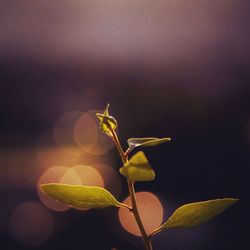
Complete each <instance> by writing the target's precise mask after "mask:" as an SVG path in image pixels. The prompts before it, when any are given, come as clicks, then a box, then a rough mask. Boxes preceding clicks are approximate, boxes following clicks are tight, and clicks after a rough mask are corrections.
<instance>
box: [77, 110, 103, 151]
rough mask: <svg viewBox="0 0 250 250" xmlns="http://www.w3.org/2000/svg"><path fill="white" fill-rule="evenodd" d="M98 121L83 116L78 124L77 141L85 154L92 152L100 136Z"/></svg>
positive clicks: (88, 116)
mask: <svg viewBox="0 0 250 250" xmlns="http://www.w3.org/2000/svg"><path fill="white" fill-rule="evenodd" d="M98 129H99V128H98V127H97V124H96V121H95V120H94V119H93V118H92V117H91V116H90V115H89V114H88V113H85V114H83V115H82V116H81V117H80V118H79V119H78V120H77V122H76V124H75V128H74V133H75V139H76V141H77V142H78V144H79V146H80V147H81V148H82V150H84V152H88V153H89V152H92V148H93V147H94V146H95V144H96V141H97V135H98Z"/></svg>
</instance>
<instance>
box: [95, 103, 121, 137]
mask: <svg viewBox="0 0 250 250" xmlns="http://www.w3.org/2000/svg"><path fill="white" fill-rule="evenodd" d="M96 116H97V117H98V118H99V120H100V128H101V130H102V131H103V132H104V133H106V134H108V135H109V136H112V133H111V131H110V130H111V129H112V130H115V129H116V127H117V121H116V119H115V118H114V117H113V116H110V115H109V104H108V105H107V107H106V109H105V110H104V112H103V114H101V113H96Z"/></svg>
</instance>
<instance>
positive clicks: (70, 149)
mask: <svg viewBox="0 0 250 250" xmlns="http://www.w3.org/2000/svg"><path fill="white" fill-rule="evenodd" d="M83 114H84V113H83V112H80V111H70V112H67V113H65V114H64V115H62V116H61V117H60V118H59V119H58V121H57V122H56V124H55V127H54V130H53V132H54V139H55V143H56V144H57V145H58V147H59V148H61V149H62V150H63V151H64V152H66V153H68V154H69V155H73V156H80V155H82V154H83V153H84V152H83V150H82V149H81V148H80V147H79V145H78V143H77V142H76V139H75V135H74V127H75V123H76V122H77V120H78V119H79V118H80V117H81V116H82V115H83Z"/></svg>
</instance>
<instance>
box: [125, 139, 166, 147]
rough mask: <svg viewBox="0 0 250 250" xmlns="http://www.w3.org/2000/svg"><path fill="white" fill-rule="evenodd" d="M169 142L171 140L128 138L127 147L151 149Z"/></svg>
mask: <svg viewBox="0 0 250 250" xmlns="http://www.w3.org/2000/svg"><path fill="white" fill-rule="evenodd" d="M168 141H171V138H169V137H165V138H156V137H146V138H130V139H128V145H129V147H130V148H131V149H133V148H135V147H140V146H142V147H151V146H157V145H159V144H161V143H164V142H168Z"/></svg>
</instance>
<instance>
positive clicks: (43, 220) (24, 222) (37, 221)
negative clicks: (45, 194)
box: [9, 202, 54, 246]
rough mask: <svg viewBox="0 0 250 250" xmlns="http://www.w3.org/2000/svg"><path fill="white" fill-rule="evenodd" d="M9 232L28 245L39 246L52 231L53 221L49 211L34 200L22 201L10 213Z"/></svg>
mask: <svg viewBox="0 0 250 250" xmlns="http://www.w3.org/2000/svg"><path fill="white" fill-rule="evenodd" d="M9 226H10V232H11V234H12V236H13V237H14V238H16V239H17V240H18V241H20V242H21V243H23V244H25V245H28V246H39V245H41V244H42V243H44V242H45V241H46V240H47V239H48V238H49V237H50V236H51V235H52V233H53V230H54V221H53V217H52V216H51V215H50V214H49V212H48V211H47V210H46V209H45V208H44V207H42V206H41V205H39V204H38V203H36V202H23V203H21V204H20V205H19V206H18V207H17V208H16V209H15V211H14V212H13V213H12V215H11V218H10V224H9Z"/></svg>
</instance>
